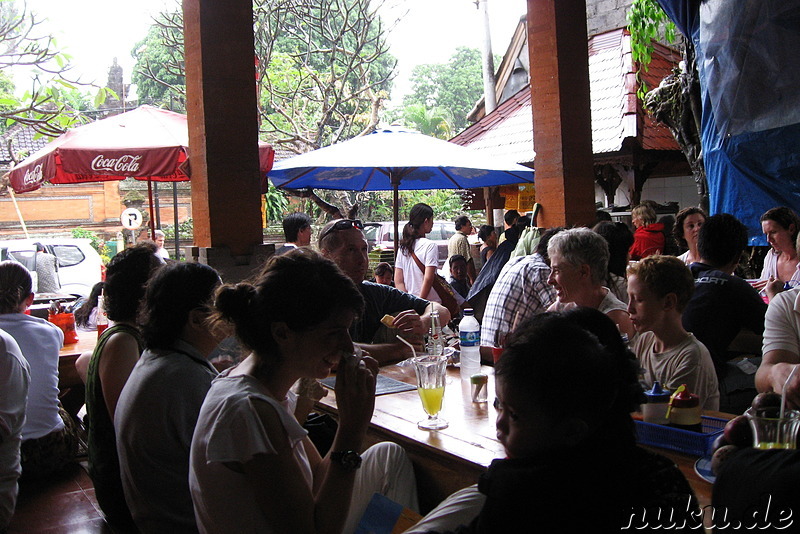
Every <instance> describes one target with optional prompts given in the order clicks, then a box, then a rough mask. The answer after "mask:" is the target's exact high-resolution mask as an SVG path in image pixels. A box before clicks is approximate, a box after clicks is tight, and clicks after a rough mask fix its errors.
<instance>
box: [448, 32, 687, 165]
mask: <svg viewBox="0 0 800 534" xmlns="http://www.w3.org/2000/svg"><path fill="white" fill-rule="evenodd" d="M629 40H630V37H629V35H627V32H625V30H624V29H622V28H620V29H617V30H613V31H610V32H606V33H603V34H599V35H595V36H593V37H592V38H591V39H590V40H589V86H590V98H591V113H592V150H593V152H594V153H595V154H603V153H609V152H617V151H620V150H621V149H622V145H623V142H624V141H625V139H627V138H629V137H633V138H636V137H637V133H638V130H637V128H638V126H637V112H638V113H640V114H641V115H642V116H643V120H642V125H643V127H642V132H641V139H642V141H641V146H642V148H644V149H646V150H677V149H678V146H677V143H676V142H675V140H674V138H673V137H672V134H671V133H670V132H669V130H668V129H667V128H666V127H665V126H662V125H660V124H656V123H655V121H653V120H652V119H651V118H650V117H649V116H647V114H646V112H644V111H643V110H642V109H641V107H639V106H637V101H636V78H635V74H634V73H633V68H632V67H631V64H632V63H631V57H630V42H629ZM679 60H680V58H679V57H678V55H677V53H675V52H674V51H673V50H671V49H669V48H667V47H664V46H661V45H657V46H656V49H655V51H654V53H653V62H652V64H651V66H650V70H649V71H648V72H647V73H645V75H644V79H645V82H646V83H647V84H648V86H649V87H654V86H655V85H656V84H657V83H658V80H660V79H661V78H663V77H664V76H665V75H666V74H668V73H669V71H670V69H671V67H672V65H674V64H677V62H678V61H679ZM531 116H532V112H531V95H530V86H526V87H524V88H523V89H521V90H520V91H519V92H517V93H516V94H515V95H513V96H512V97H510V98H509V99H508V100H506V101H505V102H503V103H502V104H501V105H500V106H498V107H497V109H495V110H494V111H493V112H492V113H490V114H489V115H486V116H484V117H483V118H482V119H481V120H479V121H478V122H476V123H474V124H472V125H471V126H469V127H468V128H467V129H466V130H464V131H462V132H461V133H459V134H458V135H457V136H455V137H454V138H452V139H451V142H453V143H456V144H458V145H462V146H467V145H468V146H470V147H472V148H475V149H479V150H487V151H492V154H494V155H497V156H503V157H508V158H511V159H513V160H514V161H516V162H517V163H529V162H531V161H532V157H533V156H534V154H535V153H534V148H533V140H532V139H533V120H532V118H531Z"/></svg>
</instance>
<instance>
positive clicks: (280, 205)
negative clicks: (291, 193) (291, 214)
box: [264, 182, 289, 224]
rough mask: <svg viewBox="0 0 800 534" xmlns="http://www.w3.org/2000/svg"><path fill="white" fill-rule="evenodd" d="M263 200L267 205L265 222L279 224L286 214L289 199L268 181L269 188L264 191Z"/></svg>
mask: <svg viewBox="0 0 800 534" xmlns="http://www.w3.org/2000/svg"><path fill="white" fill-rule="evenodd" d="M264 200H265V201H266V205H267V224H280V222H281V221H282V220H283V217H284V216H285V215H287V214H288V209H289V199H288V198H286V194H285V193H284V192H283V191H281V190H280V189H278V188H277V187H275V186H274V185H272V182H270V184H269V190H268V191H267V192H266V193H264Z"/></svg>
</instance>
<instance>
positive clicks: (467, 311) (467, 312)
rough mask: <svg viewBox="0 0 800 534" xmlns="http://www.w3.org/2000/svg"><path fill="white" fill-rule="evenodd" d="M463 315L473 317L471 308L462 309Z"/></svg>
mask: <svg viewBox="0 0 800 534" xmlns="http://www.w3.org/2000/svg"><path fill="white" fill-rule="evenodd" d="M464 315H475V310H473V309H472V308H464Z"/></svg>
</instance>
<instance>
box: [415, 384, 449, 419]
mask: <svg viewBox="0 0 800 534" xmlns="http://www.w3.org/2000/svg"><path fill="white" fill-rule="evenodd" d="M417 391H418V392H419V398H420V399H422V409H423V410H425V413H426V414H428V415H436V414H437V413H439V412H440V411H441V409H442V398H443V397H444V386H442V387H439V388H417Z"/></svg>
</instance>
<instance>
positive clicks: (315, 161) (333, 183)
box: [268, 128, 533, 251]
mask: <svg viewBox="0 0 800 534" xmlns="http://www.w3.org/2000/svg"><path fill="white" fill-rule="evenodd" d="M268 177H269V179H270V180H272V183H273V184H275V186H276V187H281V188H286V189H303V188H316V189H337V190H345V191H394V230H395V232H394V235H395V251H396V250H397V237H398V191H399V190H414V189H473V188H478V187H489V186H494V185H507V184H519V183H533V169H529V168H528V167H524V166H522V165H518V164H516V163H513V162H507V161H503V160H501V159H496V158H491V157H487V156H486V155H485V154H484V153H481V152H477V151H475V150H472V149H470V148H466V147H462V146H459V145H456V144H453V143H450V142H448V141H443V140H441V139H436V138H435V137H430V136H427V135H423V134H421V133H419V132H415V131H411V130H406V129H399V128H387V129H383V130H378V131H376V132H374V133H371V134H369V135H364V136H361V137H356V138H353V139H350V140H347V141H343V142H341V143H337V144H335V145H331V146H327V147H324V148H320V149H318V150H314V151H312V152H307V153H305V154H300V155H299V156H295V157H293V158H288V159H285V160H283V161H280V162H278V163H276V164H275V165H274V166H273V168H272V170H271V171H270V172H269V174H268Z"/></svg>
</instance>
